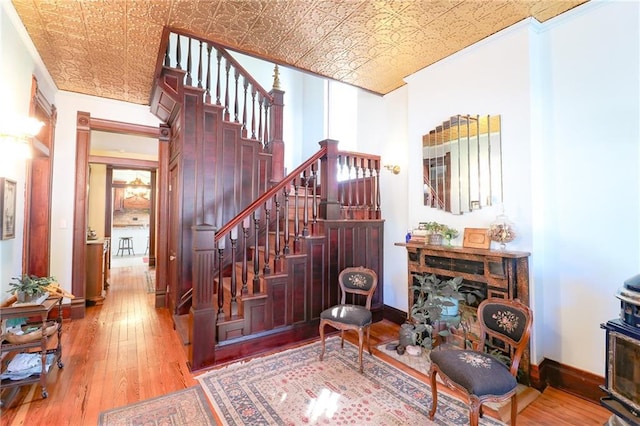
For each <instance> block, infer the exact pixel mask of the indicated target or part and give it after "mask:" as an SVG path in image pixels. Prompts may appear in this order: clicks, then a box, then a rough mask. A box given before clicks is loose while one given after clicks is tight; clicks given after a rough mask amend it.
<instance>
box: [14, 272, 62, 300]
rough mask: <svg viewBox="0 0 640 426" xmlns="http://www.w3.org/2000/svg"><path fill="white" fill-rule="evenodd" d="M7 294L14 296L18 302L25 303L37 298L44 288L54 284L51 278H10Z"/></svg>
mask: <svg viewBox="0 0 640 426" xmlns="http://www.w3.org/2000/svg"><path fill="white" fill-rule="evenodd" d="M11 279H12V280H13V281H11V282H9V287H10V289H9V291H8V292H9V293H12V294H15V296H16V297H17V299H18V302H25V301H29V300H32V299H36V298H38V297H39V296H40V295H42V294H43V293H44V292H45V287H47V286H48V285H49V284H50V283H52V282H55V278H53V277H38V276H36V275H29V274H23V275H21V276H19V277H13V278H11Z"/></svg>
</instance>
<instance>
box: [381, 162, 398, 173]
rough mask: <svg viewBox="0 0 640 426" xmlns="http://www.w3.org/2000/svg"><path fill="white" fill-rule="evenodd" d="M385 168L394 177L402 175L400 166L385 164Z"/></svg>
mask: <svg viewBox="0 0 640 426" xmlns="http://www.w3.org/2000/svg"><path fill="white" fill-rule="evenodd" d="M383 167H384V168H385V169H387V170H389V171H390V172H391V173H393V174H394V175H397V174H399V173H400V166H398V165H397V164H396V165H391V164H385V165H384V166H383Z"/></svg>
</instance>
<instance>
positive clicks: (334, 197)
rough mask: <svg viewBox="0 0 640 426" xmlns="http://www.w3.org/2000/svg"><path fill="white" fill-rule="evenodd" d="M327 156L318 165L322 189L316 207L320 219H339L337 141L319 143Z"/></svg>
mask: <svg viewBox="0 0 640 426" xmlns="http://www.w3.org/2000/svg"><path fill="white" fill-rule="evenodd" d="M320 146H321V147H323V148H325V147H326V151H327V154H326V156H325V157H323V158H322V159H321V163H320V187H321V188H322V191H321V193H322V194H321V197H320V205H319V206H318V211H319V216H320V218H321V219H327V220H337V219H340V202H339V201H338V175H337V173H336V171H337V170H338V141H337V140H334V139H325V140H323V141H320Z"/></svg>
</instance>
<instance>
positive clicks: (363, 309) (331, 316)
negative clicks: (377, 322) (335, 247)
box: [320, 267, 378, 373]
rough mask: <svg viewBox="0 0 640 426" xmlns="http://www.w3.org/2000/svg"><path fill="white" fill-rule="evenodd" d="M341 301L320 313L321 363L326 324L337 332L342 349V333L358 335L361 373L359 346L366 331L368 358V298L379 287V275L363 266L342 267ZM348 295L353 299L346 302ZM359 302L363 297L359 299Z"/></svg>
mask: <svg viewBox="0 0 640 426" xmlns="http://www.w3.org/2000/svg"><path fill="white" fill-rule="evenodd" d="M338 284H340V290H341V294H342V296H341V298H340V304H339V305H335V306H331V307H330V308H327V309H325V310H324V311H322V312H321V313H320V340H321V341H322V351H321V352H320V361H322V358H323V357H324V349H325V342H324V328H325V326H327V325H330V326H331V327H333V328H335V329H338V330H340V347H342V348H344V332H345V331H346V330H354V331H357V332H358V363H359V364H360V372H361V373H362V371H363V370H362V347H363V345H364V332H365V331H366V332H367V347H368V349H369V355H371V340H370V338H369V330H370V326H371V323H372V322H373V315H372V314H371V298H372V297H373V293H374V292H375V291H376V287H377V286H378V275H377V274H376V273H375V271H374V270H372V269H368V268H364V267H352V268H345V269H344V270H342V272H340V275H338ZM347 295H351V297H352V299H351V300H347ZM358 295H359V296H365V297H366V299H365V302H364V305H362V304H358V301H357V300H356V297H357V296H358ZM360 299H361V300H360V302H362V297H361V298H360Z"/></svg>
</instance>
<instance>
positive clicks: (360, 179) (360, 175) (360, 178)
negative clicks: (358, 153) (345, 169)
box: [355, 158, 365, 219]
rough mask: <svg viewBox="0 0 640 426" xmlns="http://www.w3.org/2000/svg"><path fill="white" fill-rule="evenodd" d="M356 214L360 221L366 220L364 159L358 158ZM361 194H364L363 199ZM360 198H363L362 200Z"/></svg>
mask: <svg viewBox="0 0 640 426" xmlns="http://www.w3.org/2000/svg"><path fill="white" fill-rule="evenodd" d="M355 161H356V214H357V215H358V216H357V218H358V219H364V216H363V211H364V208H363V205H364V192H363V191H364V185H365V183H364V182H365V180H364V164H363V162H364V159H363V158H359V159H358V158H356V159H355ZM360 193H362V197H360ZM360 198H363V199H362V200H361V199H360Z"/></svg>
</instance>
